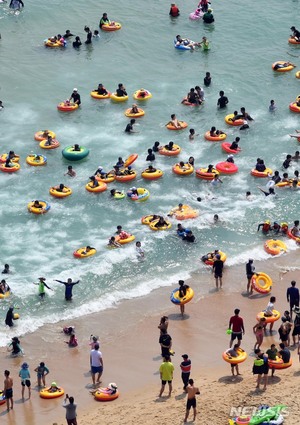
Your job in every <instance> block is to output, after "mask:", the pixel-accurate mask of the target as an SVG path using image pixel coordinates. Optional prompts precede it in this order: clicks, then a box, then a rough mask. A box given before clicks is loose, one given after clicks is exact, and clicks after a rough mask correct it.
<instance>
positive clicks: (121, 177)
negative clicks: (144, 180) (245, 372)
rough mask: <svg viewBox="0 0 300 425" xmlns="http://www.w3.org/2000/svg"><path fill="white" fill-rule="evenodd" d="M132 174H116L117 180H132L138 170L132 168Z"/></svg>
mask: <svg viewBox="0 0 300 425" xmlns="http://www.w3.org/2000/svg"><path fill="white" fill-rule="evenodd" d="M131 171H132V174H126V175H123V176H122V175H121V176H116V181H117V182H121V183H122V182H129V181H131V180H134V179H135V178H136V176H137V174H136V171H134V170H131Z"/></svg>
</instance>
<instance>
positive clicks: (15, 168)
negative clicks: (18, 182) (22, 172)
mask: <svg viewBox="0 0 300 425" xmlns="http://www.w3.org/2000/svg"><path fill="white" fill-rule="evenodd" d="M13 164H14V165H13V166H12V167H5V164H4V163H2V164H0V171H3V173H15V172H16V171H19V169H20V168H21V166H20V164H18V163H17V162H13Z"/></svg>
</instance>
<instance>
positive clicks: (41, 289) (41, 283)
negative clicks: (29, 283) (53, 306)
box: [33, 277, 53, 300]
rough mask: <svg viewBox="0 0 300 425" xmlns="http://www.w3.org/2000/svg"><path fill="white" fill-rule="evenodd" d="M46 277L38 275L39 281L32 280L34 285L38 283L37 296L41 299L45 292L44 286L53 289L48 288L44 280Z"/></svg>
mask: <svg viewBox="0 0 300 425" xmlns="http://www.w3.org/2000/svg"><path fill="white" fill-rule="evenodd" d="M45 280H46V278H45V277H39V282H38V283H35V282H33V284H34V285H38V287H39V296H40V297H41V300H44V298H45V295H46V292H45V287H46V288H47V289H50V291H53V289H52V288H50V287H49V286H48V285H47V284H46V282H45Z"/></svg>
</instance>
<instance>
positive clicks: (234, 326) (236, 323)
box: [228, 308, 245, 348]
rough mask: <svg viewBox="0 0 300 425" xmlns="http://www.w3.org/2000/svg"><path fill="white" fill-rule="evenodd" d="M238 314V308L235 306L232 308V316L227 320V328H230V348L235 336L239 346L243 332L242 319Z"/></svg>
mask: <svg viewBox="0 0 300 425" xmlns="http://www.w3.org/2000/svg"><path fill="white" fill-rule="evenodd" d="M239 314H240V310H239V309H238V308H236V309H235V310H234V316H231V317H230V320H229V325H228V329H231V330H232V334H231V339H230V345H229V347H230V348H231V347H232V344H233V341H234V340H235V338H237V340H238V345H239V346H240V345H241V340H242V338H243V335H244V334H245V328H244V321H243V319H242V318H241V317H240V316H239Z"/></svg>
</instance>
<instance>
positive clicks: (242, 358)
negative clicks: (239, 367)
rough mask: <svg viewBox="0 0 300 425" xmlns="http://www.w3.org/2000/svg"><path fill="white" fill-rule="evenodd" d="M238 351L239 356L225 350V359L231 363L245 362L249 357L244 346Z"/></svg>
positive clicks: (223, 355)
mask: <svg viewBox="0 0 300 425" xmlns="http://www.w3.org/2000/svg"><path fill="white" fill-rule="evenodd" d="M237 353H238V355H237V357H232V356H231V355H230V354H229V353H227V352H226V351H224V353H223V354H222V357H223V360H225V362H227V363H230V364H238V363H243V362H244V361H245V360H246V359H247V357H248V354H247V353H246V351H244V350H243V349H242V348H238V349H237Z"/></svg>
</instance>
